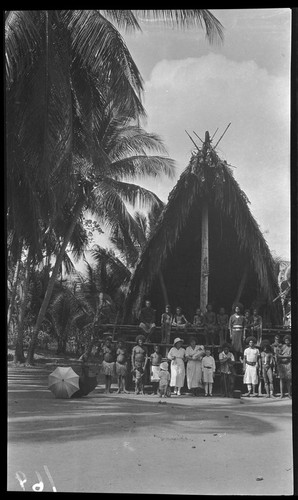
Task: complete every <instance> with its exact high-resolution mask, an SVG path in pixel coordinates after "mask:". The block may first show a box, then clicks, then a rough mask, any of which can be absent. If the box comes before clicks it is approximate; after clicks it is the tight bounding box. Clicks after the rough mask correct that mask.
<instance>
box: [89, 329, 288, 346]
mask: <svg viewBox="0 0 298 500" xmlns="http://www.w3.org/2000/svg"><path fill="white" fill-rule="evenodd" d="M99 329H100V332H101V335H103V336H105V335H111V336H112V338H113V340H114V341H117V340H118V339H119V338H121V339H123V340H124V341H125V343H128V344H130V343H133V344H134V343H135V339H136V336H137V335H140V334H144V332H143V330H142V329H141V328H140V327H139V326H138V325H116V326H115V325H114V324H102V325H100V327H99ZM276 334H279V335H280V336H281V338H282V337H283V336H284V335H286V334H287V335H291V330H290V329H288V328H284V327H283V326H275V327H271V328H263V334H262V338H263V339H268V340H270V341H272V342H273V339H274V336H275V335H276ZM191 336H195V337H197V338H198V341H199V342H202V345H205V339H206V336H205V332H204V328H197V329H194V328H191V327H188V328H187V330H184V331H183V330H178V329H176V328H175V327H172V330H171V337H170V338H171V343H170V344H162V343H161V327H160V326H157V327H156V328H155V331H154V333H153V334H152V338H151V342H150V343H149V345H152V343H155V344H158V345H160V346H164V347H172V345H173V341H174V339H175V337H181V338H183V339H185V340H186V343H187V339H188V338H189V337H191ZM145 344H146V343H145ZM215 347H217V348H218V347H220V346H219V345H215Z"/></svg>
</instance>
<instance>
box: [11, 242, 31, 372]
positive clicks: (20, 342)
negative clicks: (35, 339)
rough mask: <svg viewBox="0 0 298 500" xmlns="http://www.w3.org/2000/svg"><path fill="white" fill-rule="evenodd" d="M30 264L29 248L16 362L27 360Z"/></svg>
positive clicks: (15, 355) (22, 294)
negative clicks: (26, 319)
mask: <svg viewBox="0 0 298 500" xmlns="http://www.w3.org/2000/svg"><path fill="white" fill-rule="evenodd" d="M30 264H31V251H30V249H29V251H28V255H27V260H26V267H25V276H24V281H23V289H22V293H21V297H20V299H21V300H20V302H21V305H20V311H19V321H18V335H17V341H16V347H15V353H14V362H15V363H24V361H25V356H24V347H23V340H24V320H25V314H26V307H27V300H28V288H29V281H30Z"/></svg>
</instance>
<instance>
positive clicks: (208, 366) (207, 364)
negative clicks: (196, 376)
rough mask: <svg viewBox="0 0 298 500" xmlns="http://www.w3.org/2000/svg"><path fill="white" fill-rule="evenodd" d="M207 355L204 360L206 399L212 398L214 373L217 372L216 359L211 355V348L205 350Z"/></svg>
mask: <svg viewBox="0 0 298 500" xmlns="http://www.w3.org/2000/svg"><path fill="white" fill-rule="evenodd" d="M205 353H206V355H205V356H204V357H203V359H202V371H203V382H204V387H205V397H207V396H211V397H212V389H213V382H214V373H215V370H216V365H215V359H214V357H213V356H212V355H211V349H210V347H206V348H205Z"/></svg>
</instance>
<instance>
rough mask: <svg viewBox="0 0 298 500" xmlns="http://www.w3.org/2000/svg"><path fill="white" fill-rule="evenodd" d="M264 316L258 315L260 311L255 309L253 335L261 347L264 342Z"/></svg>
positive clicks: (252, 322) (252, 326) (252, 324)
mask: <svg viewBox="0 0 298 500" xmlns="http://www.w3.org/2000/svg"><path fill="white" fill-rule="evenodd" d="M262 323H263V320H262V316H260V315H259V314H258V310H257V309H256V308H255V309H254V310H253V314H252V317H251V335H252V336H254V337H256V339H257V342H256V345H257V346H260V345H261V342H262Z"/></svg>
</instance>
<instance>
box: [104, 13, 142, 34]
mask: <svg viewBox="0 0 298 500" xmlns="http://www.w3.org/2000/svg"><path fill="white" fill-rule="evenodd" d="M101 12H102V14H103V15H104V17H106V18H109V19H110V20H111V21H112V23H115V24H116V25H117V26H118V27H119V28H120V29H124V30H125V31H127V32H131V31H135V30H138V31H141V28H140V25H139V23H138V21H137V19H136V18H135V16H134V15H133V13H132V11H131V10H102V11H101Z"/></svg>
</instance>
